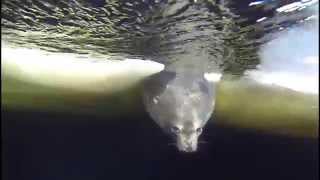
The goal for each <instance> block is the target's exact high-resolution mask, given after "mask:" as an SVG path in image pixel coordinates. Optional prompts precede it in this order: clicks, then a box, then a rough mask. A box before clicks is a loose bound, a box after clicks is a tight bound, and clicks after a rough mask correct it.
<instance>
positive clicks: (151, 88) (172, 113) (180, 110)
mask: <svg viewBox="0 0 320 180" xmlns="http://www.w3.org/2000/svg"><path fill="white" fill-rule="evenodd" d="M143 99H144V103H145V106H146V109H147V111H148V112H149V114H150V116H151V117H152V119H153V120H154V121H155V122H156V123H157V124H158V125H159V126H160V127H161V128H162V129H163V130H164V131H165V132H167V133H168V134H170V135H171V136H172V137H174V139H175V141H176V146H177V148H178V149H179V150H180V151H185V152H194V151H196V150H197V147H198V138H199V136H200V134H201V132H202V129H203V128H204V126H205V124H206V123H207V121H208V120H209V118H210V116H211V114H212V111H213V108H214V99H215V93H214V89H213V84H211V83H210V82H208V81H207V80H206V79H205V78H204V77H203V75H202V74H201V73H179V74H176V73H174V72H169V71H162V72H160V73H159V74H156V75H154V76H152V77H150V78H149V79H148V80H147V81H146V82H145V84H144V93H143Z"/></svg>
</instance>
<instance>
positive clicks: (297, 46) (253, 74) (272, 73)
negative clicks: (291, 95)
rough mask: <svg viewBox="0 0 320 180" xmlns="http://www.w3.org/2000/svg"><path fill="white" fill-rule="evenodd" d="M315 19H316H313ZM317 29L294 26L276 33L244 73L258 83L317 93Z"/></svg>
mask: <svg viewBox="0 0 320 180" xmlns="http://www.w3.org/2000/svg"><path fill="white" fill-rule="evenodd" d="M315 23H316V22H315ZM318 38H319V29H318V28H316V27H315V26H313V27H312V28H311V27H297V28H291V29H289V30H286V31H284V32H282V33H279V36H278V38H276V39H274V40H272V41H271V42H269V43H268V44H266V45H265V46H263V47H262V48H261V50H260V58H261V64H260V65H259V67H258V68H257V70H251V71H247V72H246V74H247V75H248V76H249V77H250V78H252V79H255V80H257V81H259V82H261V83H266V84H273V85H277V86H282V87H286V88H290V89H293V90H296V91H301V92H305V93H313V94H318V93H319V50H318V49H319V42H318V40H317V39H318Z"/></svg>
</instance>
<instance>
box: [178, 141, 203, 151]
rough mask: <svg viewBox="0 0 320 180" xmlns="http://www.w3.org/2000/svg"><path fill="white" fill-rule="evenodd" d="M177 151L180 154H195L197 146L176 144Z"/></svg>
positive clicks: (194, 144) (193, 144)
mask: <svg viewBox="0 0 320 180" xmlns="http://www.w3.org/2000/svg"><path fill="white" fill-rule="evenodd" d="M176 146H177V149H178V150H179V151H180V152H186V153H192V152H197V149H198V148H197V144H196V143H179V142H177V144H176Z"/></svg>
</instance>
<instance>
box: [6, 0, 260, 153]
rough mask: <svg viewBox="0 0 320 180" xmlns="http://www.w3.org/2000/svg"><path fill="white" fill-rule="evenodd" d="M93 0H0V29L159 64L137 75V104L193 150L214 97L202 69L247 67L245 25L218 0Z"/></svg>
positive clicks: (250, 57) (15, 36)
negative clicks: (140, 81)
mask: <svg viewBox="0 0 320 180" xmlns="http://www.w3.org/2000/svg"><path fill="white" fill-rule="evenodd" d="M97 2H98V1H89V0H72V1H68V2H64V1H44V0H35V1H31V0H26V1H18V0H10V1H4V2H1V4H2V9H1V10H2V11H1V15H2V21H1V26H2V27H1V28H2V32H1V34H2V35H5V36H4V37H5V39H6V40H7V41H8V42H10V43H16V44H19V45H23V46H31V45H32V46H33V45H34V46H39V47H41V49H45V50H47V51H53V52H57V51H58V52H66V53H70V52H71V53H76V54H96V55H99V56H100V55H107V56H108V57H109V56H112V57H115V59H123V58H137V57H138V58H139V59H149V60H153V61H156V62H158V63H162V64H164V65H165V69H164V71H163V72H160V73H159V74H157V75H154V76H152V77H150V78H148V79H147V80H146V81H145V83H144V89H143V101H144V104H145V108H146V109H147V111H148V112H149V114H150V116H151V118H152V119H153V120H154V121H155V122H156V123H157V124H159V126H160V127H161V128H162V129H163V130H164V131H165V132H167V133H169V134H171V135H172V137H174V139H175V140H176V146H177V148H178V149H179V150H180V151H184V152H194V151H196V150H197V149H198V148H197V144H198V143H197V142H198V138H199V136H200V134H201V132H202V129H203V128H204V127H205V124H206V122H207V121H208V119H210V116H211V115H212V112H213V110H214V104H215V89H216V88H215V86H214V84H212V83H210V82H209V81H207V80H206V79H205V78H204V74H205V73H206V72H216V73H225V72H230V73H233V74H234V73H240V74H241V72H243V71H244V70H246V69H249V68H255V66H256V65H257V64H258V58H257V55H256V49H257V45H256V44H254V43H252V42H250V41H248V38H247V34H248V32H249V31H250V28H247V27H246V28H241V27H239V26H237V25H236V23H235V18H234V14H233V13H231V12H230V10H229V8H227V1H225V0H121V1H120V0H108V1H99V3H97ZM17 12H19V13H17Z"/></svg>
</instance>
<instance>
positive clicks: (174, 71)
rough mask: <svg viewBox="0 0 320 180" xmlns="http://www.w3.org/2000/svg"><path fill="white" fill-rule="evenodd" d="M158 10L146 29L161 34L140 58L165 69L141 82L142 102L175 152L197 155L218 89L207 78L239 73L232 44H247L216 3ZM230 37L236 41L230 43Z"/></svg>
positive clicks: (180, 1)
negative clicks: (155, 30) (214, 75)
mask: <svg viewBox="0 0 320 180" xmlns="http://www.w3.org/2000/svg"><path fill="white" fill-rule="evenodd" d="M162 8H163V9H162V10H161V11H160V12H161V13H159V14H157V17H158V18H153V19H156V20H155V21H154V22H152V23H149V24H145V25H144V26H145V27H148V28H150V27H152V29H160V31H159V34H158V35H156V36H153V37H152V38H151V39H150V40H149V41H148V40H146V41H144V42H143V43H141V44H147V45H148V46H150V45H153V47H152V48H151V49H153V50H154V51H152V52H151V53H150V52H145V53H144V54H145V55H146V54H148V53H150V58H151V59H153V60H156V61H158V62H160V63H163V64H165V70H164V71H162V72H160V73H158V74H156V75H154V76H152V77H150V78H148V79H147V80H146V81H145V82H144V85H143V102H144V105H145V108H146V110H147V112H148V113H149V115H150V116H151V118H152V119H153V120H154V121H155V122H156V123H157V124H158V125H159V126H160V127H161V129H162V130H163V131H164V132H166V133H167V134H169V135H170V136H171V137H172V138H173V139H174V141H175V145H176V147H177V149H178V150H179V151H182V152H196V151H197V150H198V139H199V137H200V135H201V133H202V131H203V129H204V127H205V125H206V123H207V122H208V120H209V119H210V118H211V116H212V114H213V111H214V107H215V101H216V84H215V82H209V81H208V80H207V79H206V78H205V74H206V72H215V73H219V74H222V73H224V72H227V71H229V72H232V73H234V71H233V69H237V70H239V69H241V68H240V67H241V66H240V65H239V64H241V63H239V61H241V58H242V57H241V56H237V55H238V54H237V53H238V51H237V49H236V48H234V46H233V45H234V44H233V43H243V41H245V39H246V38H244V36H242V35H241V33H238V34H236V35H235V34H233V33H234V32H233V30H234V29H236V28H237V26H236V25H235V24H234V23H233V22H232V13H231V12H229V11H228V9H227V8H226V6H224V4H223V3H218V1H185V0H175V1H169V3H168V4H167V5H166V6H162ZM159 17H160V18H159ZM159 24H160V25H159ZM161 24H162V26H161ZM155 25H157V26H155ZM163 27H165V28H163ZM145 29H146V28H145ZM163 29H164V30H163ZM161 30H162V31H161ZM232 37H236V38H235V39H233V40H231V41H230V40H228V38H232ZM239 37H240V38H239ZM237 38H238V39H237ZM155 39H156V40H155ZM238 47H239V45H238ZM143 49H150V47H149V48H148V47H145V48H143ZM247 52H248V51H247ZM249 52H250V51H249ZM251 52H254V50H253V51H251ZM252 54H254V53H252ZM252 57H254V56H252ZM252 59H254V58H252ZM237 61H238V62H237ZM234 67H235V68H234Z"/></svg>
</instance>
